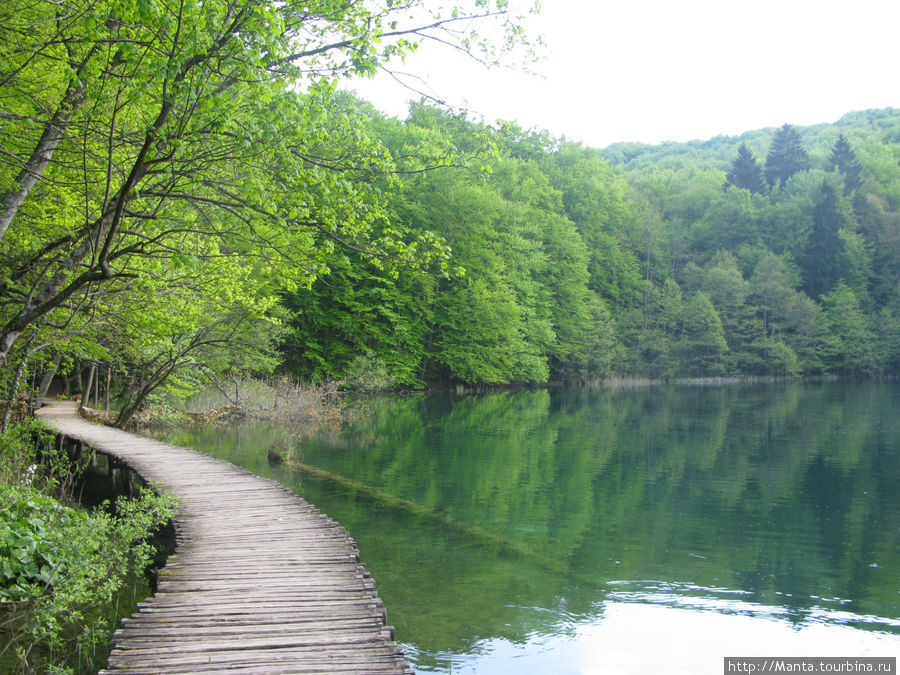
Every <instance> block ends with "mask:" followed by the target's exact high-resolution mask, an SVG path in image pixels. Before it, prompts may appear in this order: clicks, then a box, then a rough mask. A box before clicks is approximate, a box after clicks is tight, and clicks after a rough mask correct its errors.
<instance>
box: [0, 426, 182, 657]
mask: <svg viewBox="0 0 900 675" xmlns="http://www.w3.org/2000/svg"><path fill="white" fill-rule="evenodd" d="M17 426H18V427H19V428H16V427H14V428H12V429H11V430H10V431H8V432H7V433H6V434H3V435H0V449H2V453H0V461H2V465H0V468H2V469H3V473H2V474H0V479H2V480H0V602H2V603H3V605H2V607H3V609H5V610H6V611H5V616H3V617H2V618H3V621H2V627H0V630H2V632H3V633H4V635H3V640H2V641H0V670H2V671H3V672H7V670H10V669H11V668H18V669H19V670H20V671H21V672H54V673H72V672H91V671H95V670H96V669H97V665H98V664H97V659H98V658H105V653H106V645H107V643H108V641H109V638H110V636H111V635H112V631H113V630H114V629H115V625H116V623H117V621H118V619H119V618H120V614H121V612H120V610H128V611H129V612H130V609H129V607H130V606H131V605H132V604H133V602H128V603H124V602H121V601H122V599H123V596H124V595H128V594H129V589H131V588H133V587H134V585H135V584H136V583H137V584H140V583H141V579H142V575H143V573H144V570H145V569H146V568H147V567H148V566H149V564H150V562H151V560H152V556H153V548H152V546H151V545H150V543H149V542H148V539H149V537H150V536H151V535H152V534H153V532H154V531H156V530H157V529H158V528H160V527H161V526H163V525H164V524H165V523H166V522H168V521H169V520H170V519H171V517H172V516H173V515H174V513H175V507H176V503H175V499H174V498H173V497H171V496H170V495H158V494H156V493H155V492H154V491H153V490H144V491H143V492H142V493H141V494H140V495H139V496H138V497H137V498H134V499H127V498H125V497H120V498H118V499H117V500H116V503H115V505H114V508H112V507H111V505H110V504H109V503H105V504H104V505H103V506H102V507H101V508H98V509H95V510H92V511H82V510H78V509H76V508H72V507H70V506H66V505H65V504H63V503H61V502H60V501H59V500H58V499H57V498H56V497H55V496H52V495H51V493H55V494H57V495H58V494H59V492H58V490H59V489H60V487H64V484H65V482H66V481H67V478H65V476H66V467H65V466H64V464H65V462H66V457H65V455H64V454H63V453H58V454H54V453H53V452H49V461H50V468H49V470H48V469H47V468H46V466H45V465H41V466H40V468H38V465H37V463H36V462H37V451H36V450H35V448H34V444H33V443H31V442H30V441H26V440H25V439H34V438H35V434H37V435H38V436H40V435H41V434H42V433H44V432H42V431H41V430H40V429H39V428H37V427H35V425H33V424H31V423H25V424H24V425H17ZM44 440H46V439H44ZM46 447H47V449H48V450H51V449H52V445H47V446H46ZM45 454H47V453H45ZM44 459H47V458H46V457H45V458H44ZM98 655H99V657H98ZM11 658H12V659H13V660H10V659H11Z"/></svg>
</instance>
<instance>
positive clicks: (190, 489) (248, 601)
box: [38, 402, 413, 673]
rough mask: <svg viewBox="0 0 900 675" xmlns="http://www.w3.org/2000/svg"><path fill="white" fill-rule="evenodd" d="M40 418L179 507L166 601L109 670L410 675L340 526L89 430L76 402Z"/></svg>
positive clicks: (159, 448) (250, 484)
mask: <svg viewBox="0 0 900 675" xmlns="http://www.w3.org/2000/svg"><path fill="white" fill-rule="evenodd" d="M38 414H39V416H40V417H41V418H42V419H44V420H45V421H46V422H47V423H48V424H50V425H51V426H53V427H55V428H56V429H57V430H59V432H60V433H62V434H63V435H65V436H68V437H70V438H73V439H77V440H80V441H82V442H84V443H85V444H87V445H89V446H91V447H92V448H94V449H95V450H97V451H99V452H102V453H104V454H108V455H111V456H114V457H116V458H117V459H118V460H119V461H121V462H123V463H124V464H126V465H127V466H128V467H130V468H131V469H133V470H134V471H136V472H137V473H138V474H139V475H140V476H141V477H142V478H144V479H145V480H150V481H155V482H156V484H157V485H158V487H159V488H160V489H162V490H164V491H165V490H167V491H171V492H172V493H173V494H174V495H176V496H178V497H179V499H180V505H179V510H178V514H177V516H176V518H175V532H176V549H175V554H174V555H172V556H171V557H170V558H169V560H168V562H167V564H166V566H165V568H164V569H163V570H162V572H161V575H160V582H159V587H158V590H157V593H156V594H155V595H154V596H153V597H152V598H148V599H147V600H145V601H144V602H143V603H141V604H140V605H139V606H138V611H137V612H136V613H135V614H133V615H132V616H131V618H128V619H125V620H123V622H122V627H121V628H120V629H119V630H117V631H116V633H115V636H114V638H113V645H112V652H111V654H110V657H109V661H108V664H107V669H106V670H104V671H101V672H102V673H201V672H202V673H215V672H224V671H230V672H245V673H248V672H252V673H412V672H413V671H412V669H411V667H410V665H409V664H408V663H407V662H406V660H405V659H404V657H403V652H402V650H401V649H400V648H399V647H398V645H397V644H396V643H395V642H394V640H393V630H392V629H391V628H390V627H388V626H386V615H385V610H384V606H383V604H382V602H381V599H380V598H379V597H378V595H377V593H376V592H375V584H374V582H373V581H372V579H371V577H370V576H369V574H368V573H367V571H366V569H365V567H364V566H363V565H362V564H361V563H360V561H359V553H358V551H357V548H356V544H355V543H354V541H353V540H352V539H351V538H350V536H349V534H348V533H347V531H346V530H344V528H343V527H341V526H340V525H338V524H337V523H336V522H334V521H333V520H331V519H330V518H328V517H327V516H325V515H324V514H322V513H320V512H319V511H318V510H317V509H316V508H315V507H314V506H312V505H310V504H308V503H307V502H305V501H304V500H303V499H301V498H300V497H298V496H297V495H296V494H294V493H293V492H291V491H290V490H288V489H287V488H285V487H283V486H282V485H280V484H278V483H276V482H274V481H271V480H268V479H265V478H261V477H259V476H256V475H254V474H252V473H250V472H248V471H245V470H244V469H241V468H238V467H236V466H234V465H232V464H229V463H228V462H225V461H222V460H219V459H215V458H213V457H210V456H207V455H204V454H202V453H199V452H195V451H193V450H188V449H185V448H180V447H177V446H173V445H167V444H165V443H161V442H158V441H153V440H150V439H146V438H142V437H139V436H135V435H133V434H129V433H126V432H123V431H119V430H117V429H112V428H109V427H104V426H100V425H97V424H92V423H90V422H87V421H86V420H84V419H82V418H81V417H80V416H79V415H78V414H77V412H76V406H75V404H74V403H66V402H56V403H51V404H50V405H48V406H46V407H44V408H42V409H41V410H40V411H38Z"/></svg>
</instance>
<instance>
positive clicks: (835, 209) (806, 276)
mask: <svg viewBox="0 0 900 675" xmlns="http://www.w3.org/2000/svg"><path fill="white" fill-rule="evenodd" d="M854 225H855V223H854V222H853V214H852V211H851V210H850V209H849V208H848V206H847V205H846V204H844V203H843V202H842V200H841V198H840V197H839V195H838V194H837V192H836V190H835V189H834V188H833V187H832V186H831V185H829V184H828V183H827V182H824V183H822V188H821V196H820V199H819V202H818V203H817V204H816V206H815V209H814V211H813V229H812V232H811V233H810V236H809V243H808V244H807V246H806V250H805V251H804V254H803V258H802V259H801V261H800V262H801V265H802V267H803V288H804V290H805V291H806V292H807V293H808V294H809V295H810V296H811V297H813V298H817V297H819V296H820V295H822V294H823V293H826V292H827V291H829V290H830V289H831V288H832V287H833V286H834V284H835V283H837V281H838V280H839V279H845V280H846V279H847V278H848V273H849V272H850V269H849V265H848V264H847V256H846V245H845V241H844V238H842V236H841V230H845V229H851V228H852V227H854Z"/></svg>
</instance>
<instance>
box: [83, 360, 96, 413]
mask: <svg viewBox="0 0 900 675" xmlns="http://www.w3.org/2000/svg"><path fill="white" fill-rule="evenodd" d="M96 370H97V364H96V363H92V364H91V368H90V370H88V380H87V387H85V388H84V389H83V390H82V392H81V405H79V406H78V409H79V410H82V409H83V408H84V404H85V403H90V402H91V387H92V386H93V384H94V371H96Z"/></svg>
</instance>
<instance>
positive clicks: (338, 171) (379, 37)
mask: <svg viewBox="0 0 900 675" xmlns="http://www.w3.org/2000/svg"><path fill="white" fill-rule="evenodd" d="M423 4H424V3H422V2H418V1H416V2H412V3H403V4H402V5H398V4H397V3H394V2H391V1H389V0H385V1H383V2H380V3H375V4H366V5H362V4H359V3H338V4H335V3H331V2H323V3H316V2H314V3H308V2H293V1H289V2H269V1H266V2H256V1H254V2H249V1H247V0H237V1H236V2H224V1H220V0H214V1H204V2H200V1H197V0H189V1H186V2H182V3H180V4H178V5H161V4H158V3H146V2H143V0H124V1H119V0H116V2H111V1H107V0H101V1H99V2H96V3H95V2H91V3H82V2H80V1H79V0H72V1H71V2H66V3H63V4H60V3H57V2H49V1H39V2H34V3H32V2H24V1H18V0H17V1H16V2H13V3H7V4H6V5H4V12H8V16H7V17H6V18H7V19H9V20H8V21H3V22H0V25H2V28H0V44H2V45H3V46H2V48H0V49H2V50H3V51H2V58H0V63H2V65H0V69H2V78H0V81H2V82H3V92H2V94H3V98H4V101H8V102H9V110H10V115H9V117H8V119H7V122H8V124H9V127H8V128H7V131H8V132H9V135H10V138H15V139H16V142H15V144H12V145H10V147H8V148H5V153H4V155H3V157H4V159H3V161H2V163H0V189H2V190H3V193H2V214H0V215H2V218H0V235H2V236H3V239H4V244H6V243H7V240H9V242H11V244H10V245H11V247H12V249H13V250H11V251H8V252H7V255H6V257H5V258H4V260H5V261H6V262H5V266H6V269H5V270H4V271H5V272H6V274H5V275H4V278H5V280H6V281H7V283H6V286H5V287H4V297H5V299H7V303H6V304H5V305H4V307H3V316H2V317H0V362H2V361H4V360H5V359H6V357H7V355H8V354H9V352H10V350H11V349H12V347H13V346H14V344H15V343H16V341H17V340H18V339H19V338H20V337H21V336H22V335H23V332H25V331H27V330H28V329H29V328H30V327H31V326H33V325H35V324H36V323H37V322H39V321H41V320H42V319H43V318H44V317H48V316H49V315H51V314H53V313H55V312H56V310H62V309H64V308H66V307H71V306H73V305H76V304H78V303H79V302H80V301H82V300H83V299H84V298H85V297H88V296H96V294H97V292H98V290H100V289H109V288H114V287H123V286H126V285H127V283H128V280H130V279H134V278H136V277H138V276H141V275H142V274H144V273H145V270H144V268H143V263H142V262H141V261H142V260H146V259H147V258H155V259H161V258H167V259H172V260H174V259H176V258H178V257H183V256H184V255H185V254H184V253H183V252H182V251H183V248H184V242H185V240H192V239H208V240H210V241H213V242H215V244H216V245H215V246H209V247H208V248H207V250H206V251H205V252H204V255H206V256H208V257H209V258H210V259H216V258H221V257H227V256H230V255H240V256H242V257H245V258H256V259H257V260H260V261H262V263H263V264H260V265H259V271H260V272H264V273H268V274H270V275H272V276H275V277H280V278H281V280H282V281H283V283H285V284H286V285H287V286H293V287H297V286H299V285H303V284H306V283H309V282H310V281H311V280H312V279H313V278H315V276H316V275H318V274H319V273H321V272H323V271H324V270H326V269H327V263H326V262H325V259H326V258H327V256H328V254H329V253H330V251H331V249H332V248H333V247H334V246H336V245H337V246H340V245H344V246H353V247H356V248H359V249H364V250H368V251H370V252H372V254H374V255H381V256H384V257H385V258H386V259H390V258H393V259H405V258H408V257H409V253H410V249H409V248H408V247H407V246H406V245H405V244H404V243H403V242H402V241H401V240H400V239H399V238H398V237H396V236H395V234H396V233H389V234H388V236H387V237H385V238H382V239H379V238H376V237H373V236H372V226H373V224H375V223H378V222H379V221H381V220H383V219H384V216H385V214H384V212H383V209H382V206H381V203H380V199H379V193H378V192H377V190H375V189H374V186H373V185H372V182H371V181H369V180H356V179H358V178H360V177H366V176H369V177H371V176H373V175H379V176H381V175H385V174H386V173H390V171H391V170H392V166H391V164H390V162H389V161H388V160H389V158H388V157H387V156H386V154H385V153H384V152H383V149H381V148H380V147H379V144H377V143H374V142H373V141H372V140H371V139H369V138H368V137H366V135H365V134H364V133H363V132H362V131H361V128H360V125H359V124H358V123H357V121H356V118H355V117H353V116H347V115H343V114H333V112H334V106H332V105H331V104H330V101H331V99H333V92H334V83H335V82H336V81H337V79H338V78H340V77H342V76H344V75H347V74H350V73H371V72H373V71H374V69H375V68H376V67H377V66H378V64H379V63H381V62H382V61H385V60H386V59H389V58H390V57H392V56H394V55H396V54H399V53H404V52H407V51H410V50H411V49H413V48H414V46H415V43H416V41H417V40H423V39H432V38H433V39H437V40H440V41H442V42H445V43H446V42H448V41H449V42H451V43H452V44H453V45H454V46H457V47H459V48H460V49H463V50H468V49H469V48H470V47H471V48H472V49H478V48H479V47H476V46H473V45H475V44H476V43H475V42H473V41H471V40H470V38H471V32H472V29H473V28H474V25H473V24H468V23H467V22H468V21H469V20H471V19H479V18H480V19H485V20H486V19H489V18H496V19H498V20H499V21H500V22H501V23H504V28H503V30H505V31H506V32H505V33H504V39H505V38H507V37H508V38H510V40H513V39H514V36H515V35H516V34H517V33H518V26H517V25H516V24H515V22H514V21H512V20H511V19H510V17H509V15H508V13H507V11H506V8H505V4H506V3H498V4H497V5H493V4H492V3H485V2H480V1H474V2H472V3H470V6H469V7H455V8H454V7H448V6H442V7H440V8H437V9H433V10H429V11H427V12H425V16H423V14H422V13H421V10H422V9H423V8H422V5H423ZM416 16H418V17H419V20H418V22H416V19H415V17H416ZM404 24H405V25H404ZM466 26H468V27H466ZM457 28H460V29H461V30H457ZM477 44H481V43H477ZM298 91H304V92H305V93H304V94H303V95H300V94H298V93H297V92H298ZM199 254H200V253H199V252H198V251H197V250H196V249H195V250H193V251H191V252H190V254H189V255H199ZM54 318H55V319H56V320H57V321H58V317H54Z"/></svg>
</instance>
